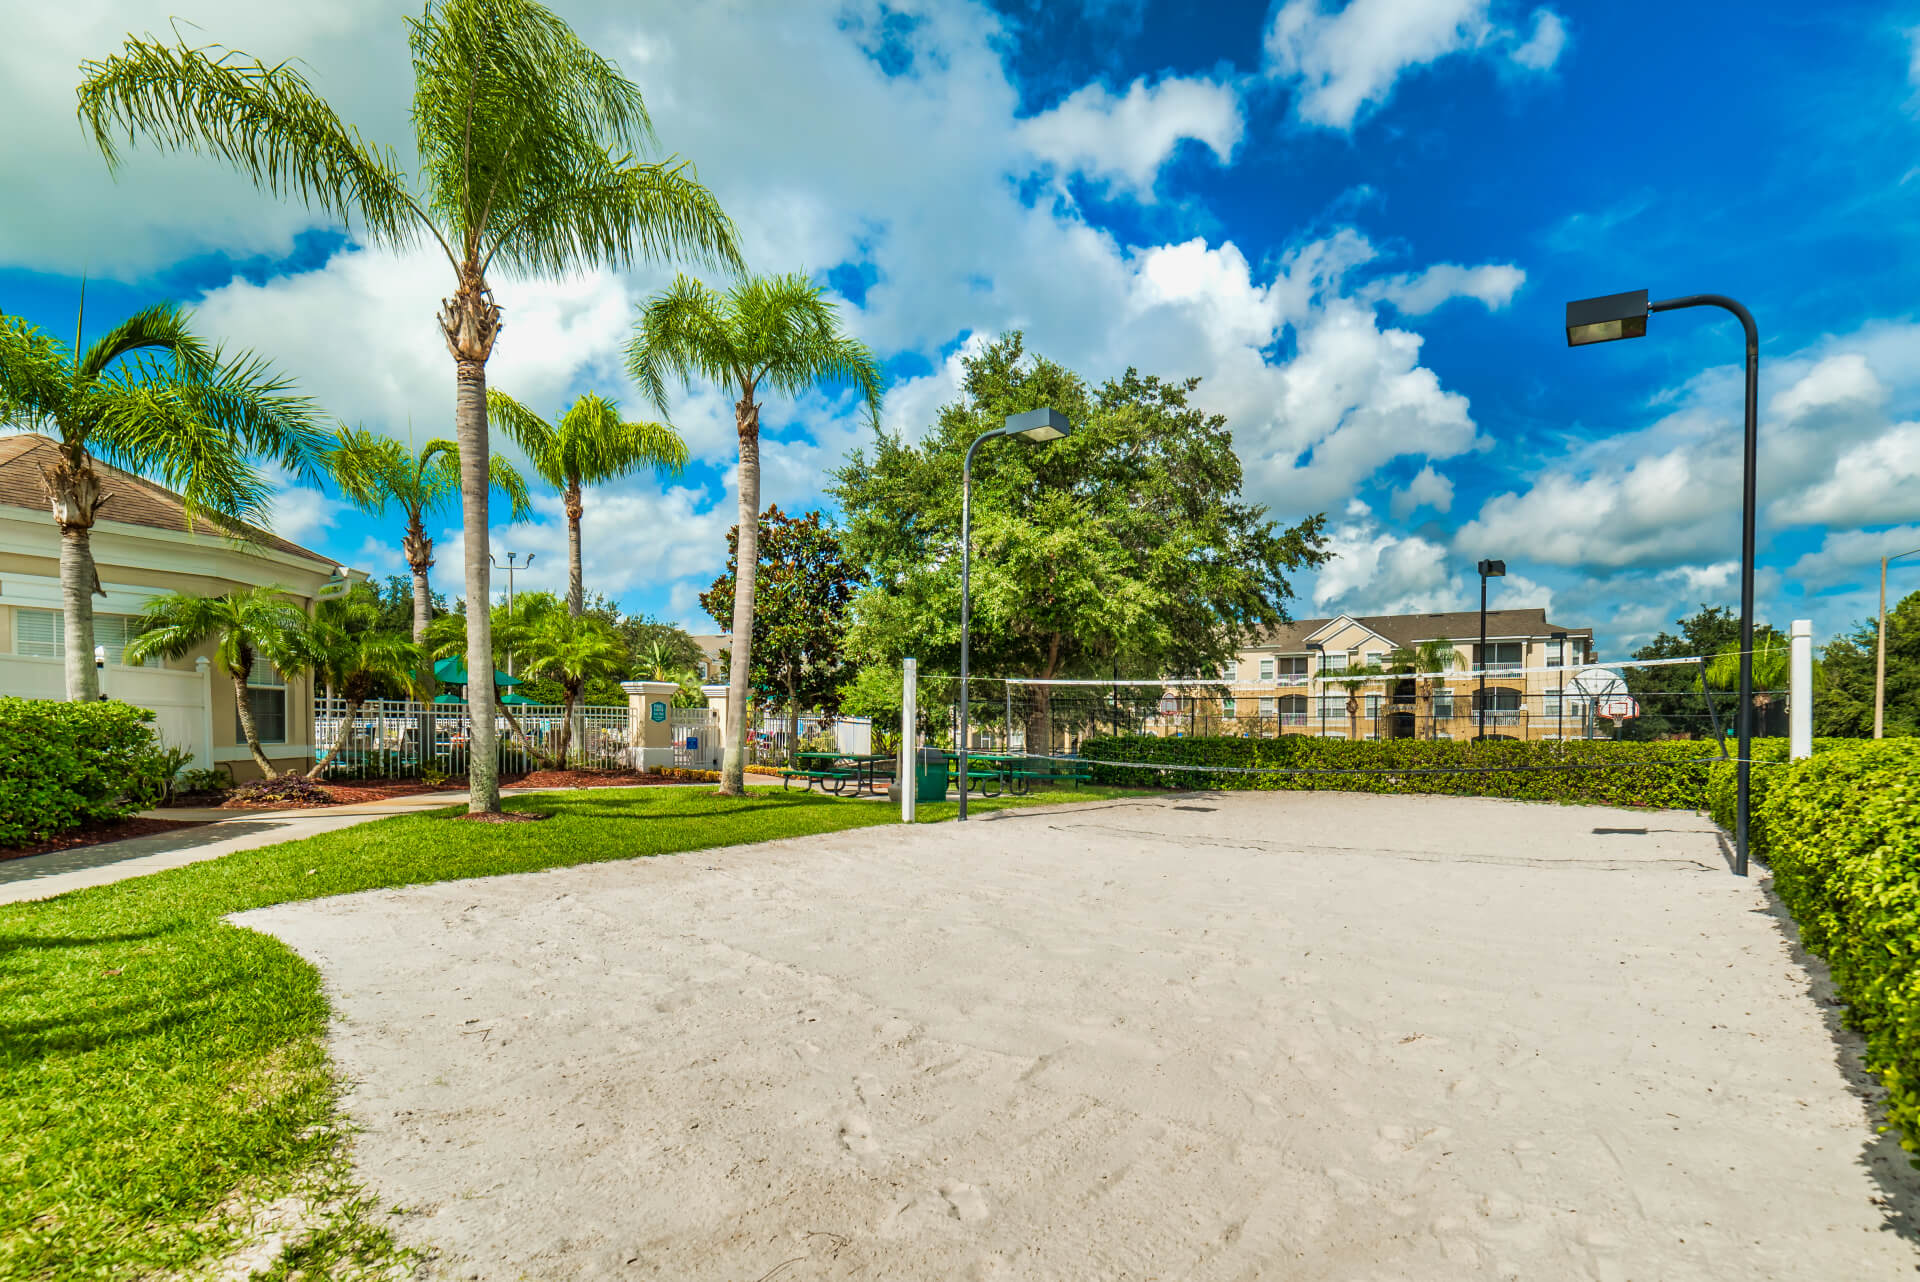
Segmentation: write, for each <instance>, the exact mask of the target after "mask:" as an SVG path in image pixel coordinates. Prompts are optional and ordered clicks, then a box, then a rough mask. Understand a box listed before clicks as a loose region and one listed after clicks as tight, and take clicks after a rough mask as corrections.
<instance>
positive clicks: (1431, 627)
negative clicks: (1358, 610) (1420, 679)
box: [1254, 608, 1593, 651]
mask: <svg viewBox="0 0 1920 1282" xmlns="http://www.w3.org/2000/svg"><path fill="white" fill-rule="evenodd" d="M1343 620H1347V621H1351V622H1353V623H1356V624H1358V625H1359V626H1360V627H1363V628H1365V629H1367V630H1368V631H1369V632H1373V633H1375V634H1377V635H1379V636H1382V637H1385V638H1386V639H1387V640H1388V641H1390V642H1392V643H1393V644H1394V645H1398V646H1415V645H1418V644H1420V643H1421V642H1422V641H1431V640H1434V639H1435V638H1438V637H1446V638H1449V639H1451V640H1454V641H1462V640H1466V641H1472V640H1477V639H1478V638H1479V636H1480V612H1479V611H1478V610H1453V611H1449V612H1446V613H1440V614H1372V615H1339V616H1336V617H1335V618H1331V619H1324V618H1323V619H1296V620H1294V621H1293V622H1292V623H1283V624H1281V625H1280V626H1279V627H1277V628H1274V629H1273V630H1271V631H1270V632H1268V633H1266V634H1265V635H1264V636H1261V637H1260V638H1259V639H1257V640H1256V641H1255V642H1254V644H1255V645H1256V646H1259V647H1260V648H1261V649H1272V650H1283V651H1305V650H1306V648H1307V642H1308V640H1310V639H1312V638H1313V637H1314V636H1315V635H1316V634H1317V633H1320V632H1322V631H1331V630H1332V629H1331V628H1330V626H1329V625H1331V624H1334V623H1339V622H1341V621H1343ZM1553 632H1564V633H1566V634H1567V635H1568V636H1570V637H1591V636H1592V635H1593V629H1592V628H1571V627H1566V626H1563V625H1561V624H1558V623H1549V622H1548V621H1547V612H1546V611H1545V610H1543V609H1538V608H1535V609H1530V610H1489V611H1487V635H1488V636H1489V637H1544V636H1547V635H1548V634H1549V633H1553Z"/></svg>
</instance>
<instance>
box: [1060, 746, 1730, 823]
mask: <svg viewBox="0 0 1920 1282" xmlns="http://www.w3.org/2000/svg"><path fill="white" fill-rule="evenodd" d="M1080 752H1081V755H1082V756H1083V757H1086V758H1087V759H1089V760H1091V761H1109V762H1111V761H1128V762H1132V761H1138V762H1142V763H1149V762H1150V763H1165V764H1168V765H1182V766H1234V767H1250V766H1261V767H1268V768H1281V769H1290V770H1324V771H1329V772H1340V771H1373V772H1378V773H1370V774H1345V773H1327V774H1254V775H1250V774H1237V773H1233V772H1232V771H1221V772H1219V773H1212V772H1207V771H1189V770H1156V769H1152V768H1150V767H1148V768H1142V769H1134V768H1130V767H1125V766H1111V765H1106V766H1102V765H1096V766H1094V767H1093V780H1094V782H1095V783H1103V784H1116V785H1122V786H1128V787H1153V786H1160V787H1180V788H1234V789H1242V788H1252V789H1280V790H1301V789H1330V790H1335V791H1340V792H1393V793H1437V794H1442V795H1446V796H1457V797H1507V798H1512V799H1515V800H1521V801H1563V802H1579V803H1584V804H1589V805H1602V806H1656V807H1662V808H1671V809H1677V810H1698V809H1699V808H1700V806H1701V799H1702V797H1703V796H1704V794H1705V792H1706V785H1707V771H1708V761H1709V759H1711V758H1713V757H1715V756H1716V755H1717V753H1718V749H1717V748H1716V746H1715V745H1714V744H1712V743H1709V742H1703V741H1699V740H1672V741H1667V742H1658V743H1615V742H1613V741H1611V740H1604V739H1570V740H1568V741H1566V742H1565V743H1556V742H1525V741H1521V740H1503V739H1494V740H1489V741H1487V742H1485V743H1471V742H1466V741H1455V740H1448V739H1439V740H1433V739H1361V740H1347V739H1322V738H1320V737H1318V736H1316V735H1282V736H1280V737H1278V738H1272V739H1224V738H1223V739H1204V738H1203V739H1161V738H1155V737H1152V736H1125V737H1120V738H1111V739H1089V740H1087V741H1086V743H1084V744H1083V745H1081V749H1080ZM1488 767H1491V768H1492V769H1493V771H1494V772H1493V773H1486V774H1481V773H1475V772H1476V771H1478V770H1480V769H1482V768H1488ZM1429 771H1430V772H1435V773H1422V772H1429Z"/></svg>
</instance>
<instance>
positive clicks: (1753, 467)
mask: <svg viewBox="0 0 1920 1282" xmlns="http://www.w3.org/2000/svg"><path fill="white" fill-rule="evenodd" d="M1683 307H1718V308H1721V309H1722V310H1724V311H1728V312H1731V313H1733V315H1734V317H1735V318H1736V319H1738V320H1739V322H1740V328H1741V329H1742V330H1743V331H1745V335H1746V340H1747V414H1746V449H1745V463H1746V466H1745V474H1744V476H1743V478H1742V480H1741V487H1740V759H1739V761H1738V762H1736V763H1735V766H1734V769H1735V772H1736V776H1735V777H1736V778H1737V780H1738V784H1737V785H1736V788H1735V800H1734V831H1733V871H1734V873H1735V874H1736V875H1737V876H1741V877H1744V876H1746V875H1747V811H1748V807H1749V802H1750V800H1751V798H1752V782H1753V543H1754V539H1753V525H1754V508H1755V506H1756V504H1755V479H1754V477H1755V473H1756V472H1757V471H1758V469H1759V456H1760V331H1759V329H1758V327H1756V326H1755V325H1754V323H1753V313H1752V312H1750V311H1748V310H1747V309H1746V308H1745V307H1743V306H1741V304H1740V303H1738V302H1737V301H1735V300H1734V299H1731V298H1728V297H1727V296H1726V295H1725V294H1688V295H1686V296H1685V297H1682V298H1668V299H1663V300H1661V301H1658V302H1648V301H1647V291H1646V290H1644V289H1636V290H1632V291H1630V292H1628V293H1625V294H1608V295H1607V296H1605V297H1603V298H1583V299H1581V300H1580V301H1578V302H1574V303H1568V304H1567V346H1568V347H1584V346H1586V345H1587V344H1589V343H1607V342H1612V341H1613V340H1615V339H1619V338H1643V337H1645V336H1646V332H1647V317H1648V316H1650V315H1652V314H1653V313H1654V312H1673V311H1679V310H1680V309H1681V308H1683Z"/></svg>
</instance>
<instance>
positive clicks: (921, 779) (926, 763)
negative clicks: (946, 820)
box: [887, 748, 947, 802]
mask: <svg viewBox="0 0 1920 1282" xmlns="http://www.w3.org/2000/svg"><path fill="white" fill-rule="evenodd" d="M913 796H914V800H915V801H916V802H919V801H945V800H946V799H947V754H946V753H944V752H942V751H941V750H940V749H938V748H922V749H920V751H919V752H918V753H917V754H916V755H915V761H914V771H913ZM887 800H889V801H898V800H900V773H899V767H898V766H896V767H895V768H894V777H893V782H892V783H890V784H888V785H887Z"/></svg>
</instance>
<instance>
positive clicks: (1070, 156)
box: [1016, 76, 1243, 198]
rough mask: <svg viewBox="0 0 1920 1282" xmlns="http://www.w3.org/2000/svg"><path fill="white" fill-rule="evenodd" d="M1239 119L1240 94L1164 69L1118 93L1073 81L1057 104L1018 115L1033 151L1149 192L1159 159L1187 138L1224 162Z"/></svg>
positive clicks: (1162, 161)
mask: <svg viewBox="0 0 1920 1282" xmlns="http://www.w3.org/2000/svg"><path fill="white" fill-rule="evenodd" d="M1242 127H1243V124H1242V120H1241V116H1240V100H1239V96H1238V95H1237V94H1236V93H1235V92H1234V90H1233V88H1232V87H1231V86H1228V85H1224V84H1219V83H1217V82H1215V81H1212V80H1205V79H1197V78H1186V77H1179V76H1169V77H1167V78H1166V79H1164V80H1162V81H1160V82H1159V83H1158V84H1153V85H1149V84H1148V83H1147V82H1146V80H1145V78H1144V77H1143V78H1141V79H1139V80H1136V81H1134V82H1133V84H1132V85H1130V86H1129V87H1128V89H1127V91H1126V93H1125V94H1122V95H1118V96H1116V95H1114V94H1113V93H1111V92H1109V91H1108V89H1107V88H1106V86H1105V85H1099V84H1092V85H1085V86H1082V87H1081V88H1079V89H1076V90H1075V91H1074V92H1073V93H1071V94H1069V95H1067V97H1066V98H1065V99H1064V100H1063V101H1061V102H1060V103H1059V104H1058V105H1057V106H1055V107H1052V108H1050V109H1049V110H1047V111H1043V112H1041V113H1040V114H1039V115H1037V116H1034V117H1032V118H1031V119H1027V120H1023V121H1021V122H1020V123H1019V126H1018V129H1017V131H1016V132H1017V135H1018V137H1019V139H1020V140H1021V142H1023V143H1024V144H1025V145H1026V146H1027V147H1028V148H1029V149H1031V150H1032V152H1033V153H1034V155H1036V156H1038V157H1039V158H1040V159H1041V160H1043V161H1045V162H1047V163H1048V164H1051V165H1053V166H1054V167H1055V168H1057V169H1060V170H1073V171H1076V172H1079V173H1081V174H1084V175H1086V176H1087V177H1089V178H1094V179H1101V180H1105V181H1107V182H1110V183H1113V184H1115V185H1118V186H1121V187H1125V188H1127V189H1129V190H1131V191H1132V192H1133V193H1134V194H1136V195H1138V196H1141V197H1145V198H1151V196H1152V193H1153V184H1154V179H1155V178H1156V177H1157V176H1158V174H1159V172H1160V167H1161V166H1162V165H1164V164H1165V163H1166V162H1167V160H1168V159H1170V158H1171V157H1172V155H1173V153H1174V150H1175V148H1177V147H1178V146H1179V144H1180V143H1181V142H1184V141H1188V140H1191V141H1194V142H1197V143H1200V144H1201V145H1203V146H1205V147H1207V148H1209V149H1210V150H1211V151H1212V152H1213V154H1214V158H1215V159H1216V160H1218V161H1219V162H1220V163H1221V164H1226V163H1228V162H1229V161H1231V160H1232V159H1233V151H1234V148H1235V147H1237V146H1239V144H1240V135H1241V130H1242Z"/></svg>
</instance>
